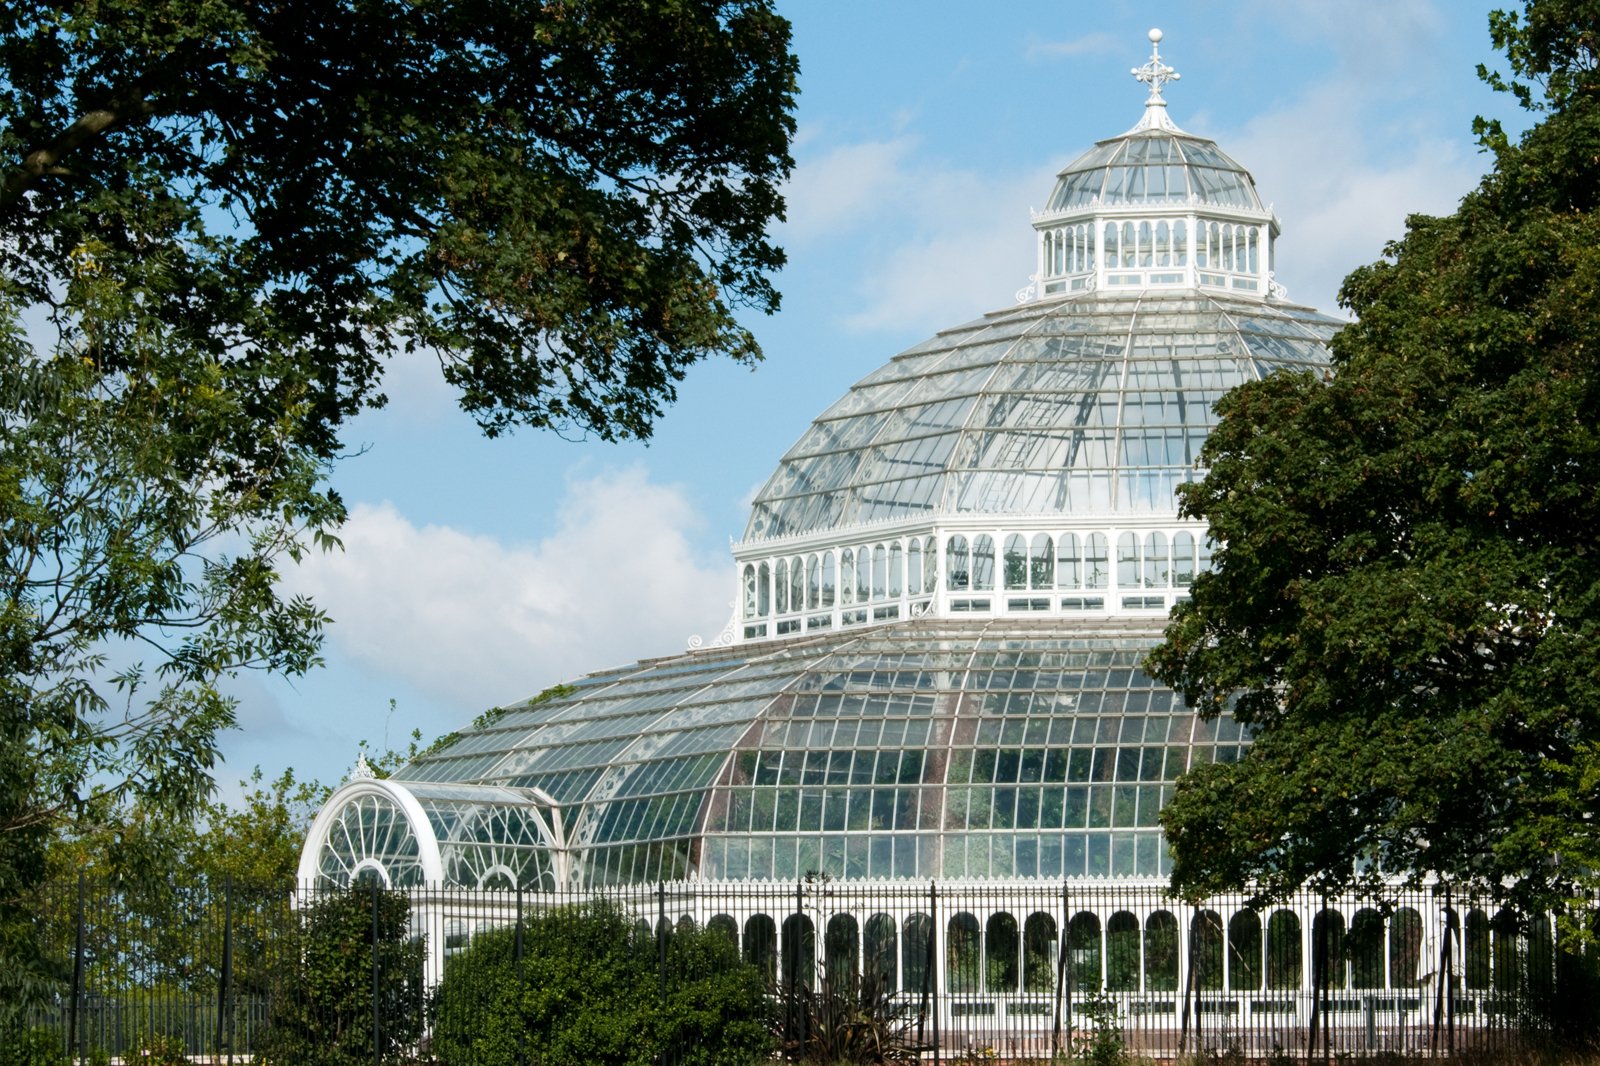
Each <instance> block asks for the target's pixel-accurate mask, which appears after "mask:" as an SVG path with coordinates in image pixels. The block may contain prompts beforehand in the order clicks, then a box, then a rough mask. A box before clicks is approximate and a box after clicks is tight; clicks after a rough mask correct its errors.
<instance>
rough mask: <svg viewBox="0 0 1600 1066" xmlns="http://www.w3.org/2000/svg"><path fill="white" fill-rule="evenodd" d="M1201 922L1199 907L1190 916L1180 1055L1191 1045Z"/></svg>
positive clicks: (1180, 1032)
mask: <svg viewBox="0 0 1600 1066" xmlns="http://www.w3.org/2000/svg"><path fill="white" fill-rule="evenodd" d="M1199 922H1200V908H1199V907H1198V906H1197V907H1195V909H1194V913H1193V914H1191V915H1190V916H1189V966H1188V970H1187V971H1186V973H1185V974H1184V979H1183V1020H1182V1023H1181V1024H1180V1025H1179V1027H1178V1054H1180V1055H1181V1054H1183V1052H1184V1050H1185V1049H1186V1048H1187V1047H1188V1044H1189V1012H1190V1009H1191V1008H1192V1007H1193V1006H1194V967H1195V961H1196V956H1197V955H1198V952H1197V951H1196V950H1195V949H1196V948H1197V947H1199V945H1198V944H1196V943H1195V929H1196V927H1197V926H1198V925H1199Z"/></svg>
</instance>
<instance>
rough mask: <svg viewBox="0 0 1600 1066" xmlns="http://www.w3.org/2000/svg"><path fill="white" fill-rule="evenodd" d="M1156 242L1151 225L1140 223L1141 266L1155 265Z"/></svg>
mask: <svg viewBox="0 0 1600 1066" xmlns="http://www.w3.org/2000/svg"><path fill="white" fill-rule="evenodd" d="M1154 255H1155V240H1154V238H1153V237H1152V236H1151V232H1150V223H1148V222H1141V223H1139V265H1140V266H1142V267H1147V266H1152V265H1154V263H1155V259H1154Z"/></svg>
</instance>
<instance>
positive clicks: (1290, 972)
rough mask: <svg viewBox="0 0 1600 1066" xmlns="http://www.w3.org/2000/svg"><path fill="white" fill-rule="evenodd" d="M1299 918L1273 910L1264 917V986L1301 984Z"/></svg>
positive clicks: (1295, 986)
mask: <svg viewBox="0 0 1600 1066" xmlns="http://www.w3.org/2000/svg"><path fill="white" fill-rule="evenodd" d="M1300 956H1301V949H1300V918H1299V916H1298V915H1296V914H1293V913H1292V912H1290V911H1274V912H1273V914H1272V917H1271V918H1270V919H1268V920H1267V987H1268V988H1271V989H1280V990H1281V989H1294V990H1298V989H1299V988H1300V985H1301V976H1300V975H1301V961H1300Z"/></svg>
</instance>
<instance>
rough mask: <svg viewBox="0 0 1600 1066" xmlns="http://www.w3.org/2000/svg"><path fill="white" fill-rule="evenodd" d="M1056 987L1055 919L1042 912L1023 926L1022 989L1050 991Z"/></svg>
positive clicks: (1035, 913)
mask: <svg viewBox="0 0 1600 1066" xmlns="http://www.w3.org/2000/svg"><path fill="white" fill-rule="evenodd" d="M1055 986H1056V920H1055V918H1054V917H1053V916H1051V915H1049V914H1046V913H1045V912H1043V911H1035V912H1034V913H1032V914H1030V915H1028V920H1027V922H1025V923H1024V924H1023V926H1022V990H1023V991H1024V992H1049V991H1051V990H1052V989H1054V988H1055Z"/></svg>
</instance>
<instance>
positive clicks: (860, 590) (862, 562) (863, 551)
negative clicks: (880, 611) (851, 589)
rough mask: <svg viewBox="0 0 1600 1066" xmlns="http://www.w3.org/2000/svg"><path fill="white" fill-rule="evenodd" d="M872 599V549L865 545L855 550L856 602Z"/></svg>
mask: <svg viewBox="0 0 1600 1066" xmlns="http://www.w3.org/2000/svg"><path fill="white" fill-rule="evenodd" d="M871 598H872V549H871V548H868V547H867V546H866V545H865V544H863V545H862V546H861V547H859V548H857V549H856V602H857V603H866V602H867V601H868V600H869V599H871Z"/></svg>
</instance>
